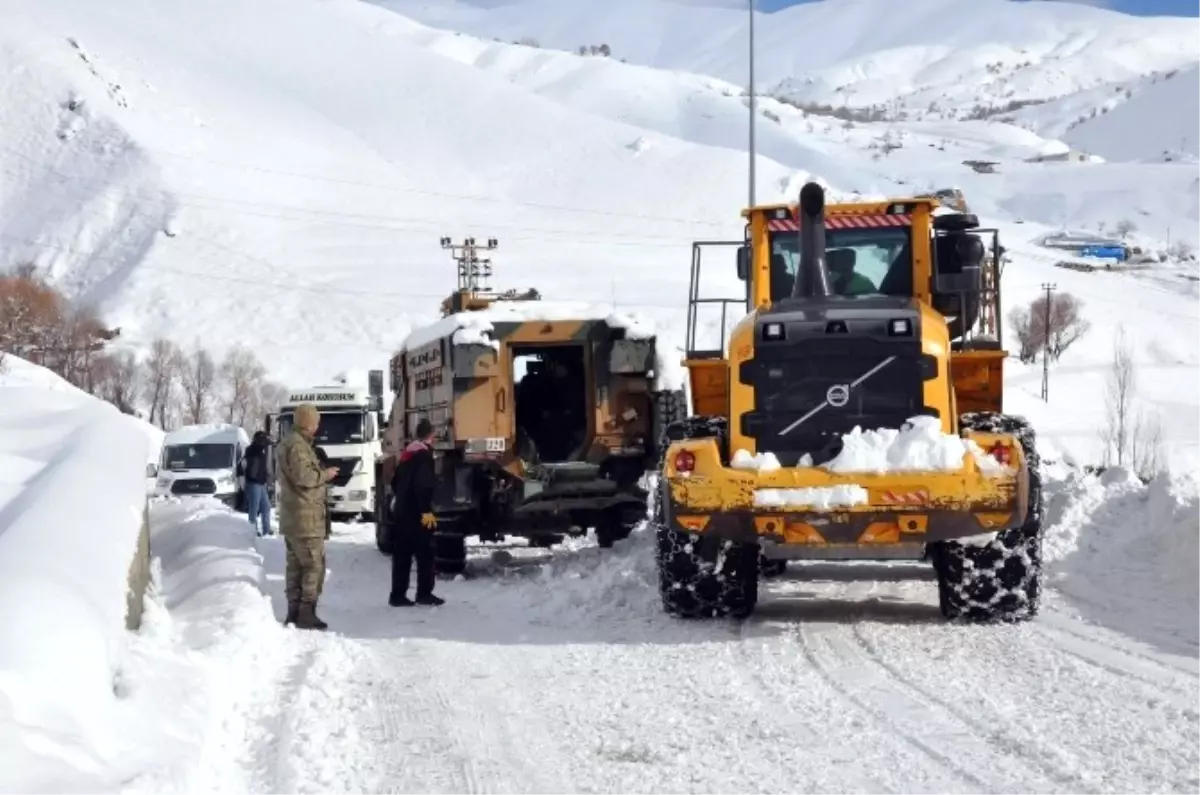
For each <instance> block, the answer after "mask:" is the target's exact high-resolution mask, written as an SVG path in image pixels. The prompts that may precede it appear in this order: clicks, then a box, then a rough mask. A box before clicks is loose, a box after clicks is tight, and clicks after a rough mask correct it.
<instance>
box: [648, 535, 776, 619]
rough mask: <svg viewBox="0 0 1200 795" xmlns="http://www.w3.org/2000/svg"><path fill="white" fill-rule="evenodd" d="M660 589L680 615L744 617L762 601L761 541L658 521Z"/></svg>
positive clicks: (673, 612)
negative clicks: (703, 532)
mask: <svg viewBox="0 0 1200 795" xmlns="http://www.w3.org/2000/svg"><path fill="white" fill-rule="evenodd" d="M656 529H657V535H658V591H659V594H660V595H661V596H662V602H663V609H665V610H666V611H667V612H668V613H670V614H671V615H674V616H679V617H680V618H720V617H723V616H731V617H733V618H745V617H746V616H748V615H750V614H751V613H753V612H754V607H755V604H756V603H757V601H758V545H757V544H747V543H741V542H736V541H725V540H723V539H720V538H715V537H712V536H704V535H698V534H696V533H686V532H683V531H681V530H676V529H674V528H671V527H667V526H666V525H665V524H658V525H657V527H656Z"/></svg>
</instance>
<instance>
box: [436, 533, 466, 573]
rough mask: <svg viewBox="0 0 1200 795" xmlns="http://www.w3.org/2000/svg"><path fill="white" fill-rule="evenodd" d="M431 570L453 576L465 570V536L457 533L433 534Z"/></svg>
mask: <svg viewBox="0 0 1200 795" xmlns="http://www.w3.org/2000/svg"><path fill="white" fill-rule="evenodd" d="M433 570H434V572H435V573H437V574H446V575H449V576H454V575H456V574H462V573H463V572H464V571H466V570H467V538H466V536H463V535H460V534H458V533H437V532H435V533H434V534H433Z"/></svg>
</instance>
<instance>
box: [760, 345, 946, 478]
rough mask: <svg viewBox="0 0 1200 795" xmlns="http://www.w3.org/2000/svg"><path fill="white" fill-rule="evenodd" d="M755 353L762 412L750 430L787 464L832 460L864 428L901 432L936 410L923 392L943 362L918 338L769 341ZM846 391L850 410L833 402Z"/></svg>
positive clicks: (817, 462) (762, 446) (764, 448)
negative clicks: (847, 437) (845, 438)
mask: <svg viewBox="0 0 1200 795" xmlns="http://www.w3.org/2000/svg"><path fill="white" fill-rule="evenodd" d="M755 353H756V357H755V358H754V359H752V360H750V361H747V362H746V363H745V364H743V365H742V372H741V380H742V382H743V383H746V384H749V385H751V386H753V387H754V411H752V412H749V413H747V414H745V415H743V416H742V420H741V424H742V425H741V427H742V433H743V434H744V435H746V436H750V437H753V438H754V439H755V440H756V443H757V447H758V449H759V450H762V451H770V452H772V453H774V454H775V455H776V456H777V457H778V458H779V460H780V462H781V463H782V464H783V465H784V466H794V465H795V464H796V463H797V462H798V461H799V459H800V457H801V456H803V455H805V454H808V455H811V456H812V457H813V463H814V464H822V463H824V462H826V461H828V460H829V459H831V458H833V457H835V456H836V455H837V454H838V453H839V452H841V446H842V445H841V436H842V434H844V433H848V432H850V431H851V430H853V429H854V427H855V426H856V425H857V426H861V427H862V429H863V430H874V429H876V428H899V427H900V426H901V424H903V422H904V421H905V420H907V419H908V418H909V417H912V416H915V415H919V414H929V413H932V412H930V411H929V410H927V409H926V408H925V405H924V400H923V390H924V381H925V379H926V378H932V377H933V376H935V375H936V368H937V362H936V360H934V359H933V358H932V357H926V356H923V355H922V354H921V349H920V344H919V343H918V342H916V341H915V340H914V341H912V342H908V341H905V342H891V341H880V340H871V339H864V338H861V337H860V338H845V337H843V338H840V339H828V338H824V339H822V338H818V339H810V340H805V341H803V342H800V341H797V342H795V343H790V344H789V343H787V342H782V343H780V344H778V345H773V344H770V343H764V344H760V345H759V347H758V349H757V350H756V351H755ZM872 370H874V371H875V372H873V373H871V371H872ZM868 373H871V375H869V376H867V374H868ZM864 376H867V377H866V378H864ZM860 379H862V380H861V381H860ZM856 381H859V383H858V384H857V385H855V386H850V385H851V384H854V383H855V382H856ZM838 386H843V387H846V386H850V388H849V390H848V395H846V401H845V405H842V406H837V405H832V404H831V403H830V402H829V398H830V390H831V389H833V388H834V387H838ZM834 397H835V398H837V397H839V396H838V395H837V394H835V395H834ZM822 404H824V405H822ZM818 407H820V408H818ZM801 420H802V421H801ZM797 421H800V422H799V424H798V425H795V427H791V430H788V431H787V433H784V434H783V435H780V432H781V431H784V430H786V429H788V428H789V427H790V426H793V425H794V424H795V423H797Z"/></svg>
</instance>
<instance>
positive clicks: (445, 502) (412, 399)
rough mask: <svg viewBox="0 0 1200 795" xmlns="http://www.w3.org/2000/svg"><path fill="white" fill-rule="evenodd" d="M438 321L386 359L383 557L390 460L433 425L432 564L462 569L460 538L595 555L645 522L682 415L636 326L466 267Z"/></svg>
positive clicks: (652, 346)
mask: <svg viewBox="0 0 1200 795" xmlns="http://www.w3.org/2000/svg"><path fill="white" fill-rule="evenodd" d="M442 314H443V316H442V318H441V319H440V320H438V321H436V322H435V323H433V324H431V325H429V326H426V327H423V328H419V329H416V330H414V331H413V332H412V334H410V335H409V337H408V339H407V340H405V342H404V344H403V345H402V346H401V348H400V350H399V352H398V353H396V355H395V356H394V357H393V358H392V360H391V368H390V377H391V389H392V392H393V393H394V395H395V401H394V403H393V405H392V408H391V414H390V418H389V421H388V430H387V433H386V435H385V440H384V450H383V455H382V456H381V458H380V460H379V462H378V465H377V474H376V483H378V484H380V489H381V493H383V495H384V497H383V499H379V500H377V501H376V533H377V539H376V540H377V543H378V546H379V549H380V551H382V552H384V553H386V554H390V552H391V550H392V546H393V539H392V533H393V530H392V527H391V512H392V509H393V506H392V499H391V480H392V474H393V472H394V469H395V465H396V461H397V460H398V456H399V454H400V452H401V451H403V449H404V447H405V446H406V445H407V444H408V443H409V442H411V441H412V440H413V436H414V433H415V430H416V426H417V422H418V421H419V420H420V419H421V418H428V419H429V420H430V421H431V422H432V423H433V427H434V433H435V439H434V442H433V447H434V458H435V467H436V471H437V491H436V493H435V499H434V502H435V511H434V512H435V514H436V515H437V518H438V530H437V534H436V544H435V560H436V562H437V568H438V570H439V571H440V572H443V573H454V572H458V571H461V570H462V569H463V567H464V563H465V539H466V538H467V537H468V536H478V537H479V538H480V540H482V541H500V540H503V539H505V538H506V537H508V536H517V537H524V538H527V539H529V542H530V543H531V545H536V546H552V545H553V544H555V543H558V542H560V541H561V540H562V539H563V538H564V537H565V536H567V535H583V534H586V533H587V532H588V530H589V529H591V530H592V531H594V532H595V534H596V538H597V541H598V543H599V545H600V546H602V547H608V546H611V545H612V544H613V543H614V542H615V541H617V540H619V539H622V538H624V537H626V536H627V535H628V534H629V533H630V531H631V530H632V528H633V527H634V526H635V525H636V524H637V523H638V522H639V521H641V520H642V519H644V518H645V515H646V505H647V502H646V501H647V492H646V490H645V488H643V485H642V478H643V476H644V475H645V474H646V472H647V471H648V470H653V469H654V468H655V467H656V465H657V462H658V460H659V457H660V456H659V453H660V450H659V446H658V442H657V440H658V438H659V436H660V435H661V434H662V431H663V429H664V428H665V427H666V425H668V424H669V423H670V422H673V421H675V420H677V419H679V418H681V417H683V416H685V415H686V413H687V409H686V403H685V397H684V393H683V392H682V390H679V389H671V388H669V387H670V386H671V385H670V384H666V383H665V381H664V379H663V378H662V373H661V372H660V353H661V352H660V351H659V350H658V343H657V340H656V339H655V338H654V336H652V335H651V334H649V333H647V331H646V330H645V329H644V328H642V327H640V326H639V325H638V324H637V323H636V322H633V321H631V320H628V319H622V318H619V317H617V316H615V315H612V314H609V313H608V312H596V311H594V310H591V311H589V310H588V309H587V308H586V307H585V306H584V305H572V304H561V303H557V302H547V301H543V300H541V298H540V296H539V295H538V294H537V293H536V291H529V292H526V293H516V292H513V291H509V292H507V293H492V292H488V291H486V290H485V289H484V288H482V287H481V286H480V285H479V284H478V282H477V280H476V279H475V278H474V277H473V276H472V275H470V274H467V273H464V269H462V268H460V279H459V289H458V290H457V291H456V292H454V293H453V294H452V295H451V296H450V297H449V298H448V299H446V301H444V302H443V304H442Z"/></svg>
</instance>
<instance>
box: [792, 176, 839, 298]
mask: <svg viewBox="0 0 1200 795" xmlns="http://www.w3.org/2000/svg"><path fill="white" fill-rule="evenodd" d="M799 213H800V219H799V220H800V264H799V265H798V266H797V268H796V281H795V286H794V287H793V288H792V297H793V298H826V297H828V296H829V294H830V290H829V271H828V269H826V267H825V189H824V188H822V187H821V186H820V185H818V184H817V183H815V182H809V183H807V184H805V186H804V187H803V188H801V189H800V207H799Z"/></svg>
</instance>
